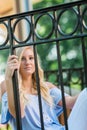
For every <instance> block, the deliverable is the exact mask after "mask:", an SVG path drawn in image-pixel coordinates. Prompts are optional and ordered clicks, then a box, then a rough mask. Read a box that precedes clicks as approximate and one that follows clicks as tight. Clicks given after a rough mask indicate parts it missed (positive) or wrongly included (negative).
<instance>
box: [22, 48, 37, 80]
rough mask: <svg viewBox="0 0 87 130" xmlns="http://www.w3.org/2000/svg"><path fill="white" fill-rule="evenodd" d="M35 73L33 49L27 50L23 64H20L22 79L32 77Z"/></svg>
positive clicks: (23, 57)
mask: <svg viewBox="0 0 87 130" xmlns="http://www.w3.org/2000/svg"><path fill="white" fill-rule="evenodd" d="M34 72H35V64H34V53H33V49H32V48H27V49H25V50H24V52H23V55H22V58H21V64H20V73H21V75H22V77H25V76H28V75H32V74H33V73H34Z"/></svg>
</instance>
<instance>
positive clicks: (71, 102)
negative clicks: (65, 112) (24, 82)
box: [46, 82, 79, 109]
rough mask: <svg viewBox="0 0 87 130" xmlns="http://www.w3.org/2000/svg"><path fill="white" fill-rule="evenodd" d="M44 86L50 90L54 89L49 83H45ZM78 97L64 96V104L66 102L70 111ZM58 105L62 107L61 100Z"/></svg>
mask: <svg viewBox="0 0 87 130" xmlns="http://www.w3.org/2000/svg"><path fill="white" fill-rule="evenodd" d="M46 84H47V85H48V86H49V88H50V89H51V88H55V87H56V86H55V85H54V84H52V83H49V82H46ZM78 95H79V94H78ZM78 95H76V96H70V95H67V96H65V102H66V107H67V108H69V109H72V107H73V106H74V104H75V102H76V100H77V98H78ZM58 105H59V106H63V103H62V100H61V101H60V102H59V103H58Z"/></svg>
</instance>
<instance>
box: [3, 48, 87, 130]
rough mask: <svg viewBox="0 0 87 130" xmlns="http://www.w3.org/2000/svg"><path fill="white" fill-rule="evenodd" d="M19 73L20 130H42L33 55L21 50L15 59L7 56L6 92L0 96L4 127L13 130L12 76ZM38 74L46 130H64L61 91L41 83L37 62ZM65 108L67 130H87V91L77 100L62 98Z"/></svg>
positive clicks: (29, 50) (26, 49)
mask: <svg viewBox="0 0 87 130" xmlns="http://www.w3.org/2000/svg"><path fill="white" fill-rule="evenodd" d="M16 69H17V70H18V79H19V90H20V106H21V120H22V129H23V130H41V123H40V113H39V105H38V94H37V87H36V77H35V63H34V52H33V48H32V47H24V48H20V49H19V50H18V51H17V56H16V55H12V56H9V58H8V61H7V68H6V73H5V84H6V87H7V89H6V92H5V93H4V94H3V96H2V113H1V114H2V119H1V122H2V123H3V124H5V123H7V122H10V124H11V125H12V130H16V125H15V123H16V122H15V106H14V99H13V86H12V75H13V73H14V70H16ZM38 72H39V80H40V89H41V99H42V110H43V119H44V128H45V130H65V126H62V125H61V124H60V123H59V121H58V116H59V115H60V114H61V113H62V111H63V107H62V97H61V91H60V90H59V89H58V88H57V87H56V86H54V85H53V84H51V83H49V82H45V81H44V75H43V70H42V69H41V67H40V63H39V60H38ZM65 101H66V106H67V108H71V109H72V112H71V114H70V116H69V118H68V127H69V130H87V89H84V90H83V91H82V92H81V93H80V94H79V96H73V97H71V96H69V95H67V94H65Z"/></svg>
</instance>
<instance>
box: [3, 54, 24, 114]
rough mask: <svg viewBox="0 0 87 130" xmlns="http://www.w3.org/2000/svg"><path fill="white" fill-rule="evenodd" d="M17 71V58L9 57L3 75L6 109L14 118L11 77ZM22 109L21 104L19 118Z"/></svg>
mask: <svg viewBox="0 0 87 130" xmlns="http://www.w3.org/2000/svg"><path fill="white" fill-rule="evenodd" d="M18 69H19V63H18V60H17V56H15V55H12V56H9V58H8V61H7V68H6V73H5V84H6V86H7V89H6V90H7V96H8V107H9V112H10V113H11V114H12V116H14V117H15V105H14V93H13V83H12V76H13V73H14V71H15V70H18ZM23 111H24V109H23V105H22V102H21V116H22V117H23V115H24V112H23Z"/></svg>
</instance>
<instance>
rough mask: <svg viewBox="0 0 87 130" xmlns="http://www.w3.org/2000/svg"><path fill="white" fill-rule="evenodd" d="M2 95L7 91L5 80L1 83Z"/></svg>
mask: <svg viewBox="0 0 87 130" xmlns="http://www.w3.org/2000/svg"><path fill="white" fill-rule="evenodd" d="M0 91H1V96H2V95H3V94H4V93H5V92H6V84H5V80H4V81H2V82H1V83H0Z"/></svg>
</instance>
